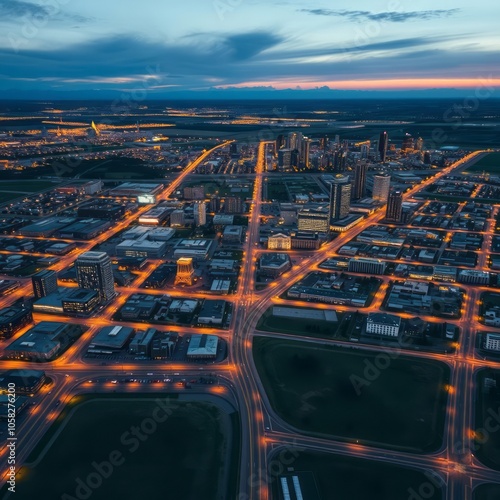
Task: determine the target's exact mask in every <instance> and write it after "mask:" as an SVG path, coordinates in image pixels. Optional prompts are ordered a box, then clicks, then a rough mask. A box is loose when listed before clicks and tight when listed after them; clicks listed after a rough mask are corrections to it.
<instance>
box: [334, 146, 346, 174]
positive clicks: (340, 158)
mask: <svg viewBox="0 0 500 500" xmlns="http://www.w3.org/2000/svg"><path fill="white" fill-rule="evenodd" d="M346 166H347V151H345V150H344V149H339V150H338V151H335V156H334V158H333V171H334V172H345V169H346Z"/></svg>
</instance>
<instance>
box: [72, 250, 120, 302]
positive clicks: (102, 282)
mask: <svg viewBox="0 0 500 500" xmlns="http://www.w3.org/2000/svg"><path fill="white" fill-rule="evenodd" d="M75 267H76V278H77V281H78V286H79V287H80V288H84V289H90V290H96V291H98V292H99V299H100V301H101V302H107V301H108V300H110V299H112V298H113V297H114V296H115V295H116V292H115V281H114V278H113V269H112V267H111V260H110V258H109V255H108V254H107V253H106V252H85V253H82V255H80V256H79V257H78V258H77V259H76V262H75Z"/></svg>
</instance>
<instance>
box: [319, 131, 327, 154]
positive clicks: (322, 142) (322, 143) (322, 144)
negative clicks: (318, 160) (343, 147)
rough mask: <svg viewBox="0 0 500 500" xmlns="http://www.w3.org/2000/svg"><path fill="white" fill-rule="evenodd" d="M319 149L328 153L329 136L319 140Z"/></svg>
mask: <svg viewBox="0 0 500 500" xmlns="http://www.w3.org/2000/svg"><path fill="white" fill-rule="evenodd" d="M319 147H320V149H322V150H323V151H326V150H327V149H328V136H327V135H325V136H324V137H322V138H321V139H320V140H319Z"/></svg>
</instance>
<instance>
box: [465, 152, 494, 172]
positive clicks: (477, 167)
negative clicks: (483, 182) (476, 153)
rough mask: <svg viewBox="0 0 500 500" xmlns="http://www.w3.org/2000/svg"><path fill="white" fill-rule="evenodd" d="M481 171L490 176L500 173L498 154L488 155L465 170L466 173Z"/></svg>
mask: <svg viewBox="0 0 500 500" xmlns="http://www.w3.org/2000/svg"><path fill="white" fill-rule="evenodd" d="M483 171H485V172H490V173H492V174H496V173H499V172H500V153H489V154H488V155H486V156H485V157H484V158H481V159H480V160H479V161H478V162H476V163H474V165H472V166H470V167H469V168H468V169H467V172H483Z"/></svg>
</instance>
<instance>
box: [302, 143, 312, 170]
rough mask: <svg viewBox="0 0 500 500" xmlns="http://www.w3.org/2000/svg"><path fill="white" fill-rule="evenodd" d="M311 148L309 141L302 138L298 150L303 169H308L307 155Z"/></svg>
mask: <svg viewBox="0 0 500 500" xmlns="http://www.w3.org/2000/svg"><path fill="white" fill-rule="evenodd" d="M310 148H311V139H309V138H307V137H304V140H303V141H302V147H301V149H300V164H301V165H302V166H304V168H309V154H310V150H311V149H310Z"/></svg>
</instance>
